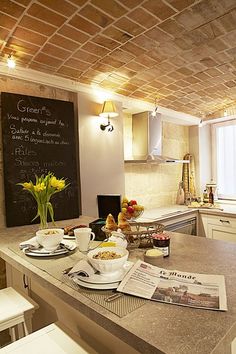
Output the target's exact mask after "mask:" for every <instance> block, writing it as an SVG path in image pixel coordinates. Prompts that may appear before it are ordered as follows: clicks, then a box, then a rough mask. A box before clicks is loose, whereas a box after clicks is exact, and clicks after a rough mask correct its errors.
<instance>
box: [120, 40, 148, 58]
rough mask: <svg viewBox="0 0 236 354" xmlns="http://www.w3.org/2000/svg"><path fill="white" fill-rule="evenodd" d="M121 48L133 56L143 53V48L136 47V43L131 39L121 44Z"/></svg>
mask: <svg viewBox="0 0 236 354" xmlns="http://www.w3.org/2000/svg"><path fill="white" fill-rule="evenodd" d="M121 49H123V50H124V51H127V52H129V53H131V54H133V55H134V56H135V57H137V56H139V55H142V54H143V53H145V49H143V48H140V47H138V46H137V45H135V44H133V43H132V42H131V41H130V42H128V43H126V44H124V45H122V47H121Z"/></svg>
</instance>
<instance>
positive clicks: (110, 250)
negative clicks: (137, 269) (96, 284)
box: [87, 247, 129, 275]
mask: <svg viewBox="0 0 236 354" xmlns="http://www.w3.org/2000/svg"><path fill="white" fill-rule="evenodd" d="M128 256H129V252H128V251H127V249H125V248H123V247H100V248H96V249H94V250H92V251H89V252H88V254H87V257H88V261H89V262H90V263H91V265H92V266H93V267H94V268H95V269H96V270H98V271H99V272H100V273H101V274H106V275H107V274H109V273H110V274H113V273H116V272H118V271H119V270H120V269H121V268H122V267H123V266H124V264H125V262H126V261H127V259H128Z"/></svg>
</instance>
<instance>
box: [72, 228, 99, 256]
mask: <svg viewBox="0 0 236 354" xmlns="http://www.w3.org/2000/svg"><path fill="white" fill-rule="evenodd" d="M74 235H75V240H76V243H77V245H78V247H79V250H80V251H81V252H87V251H88V250H89V243H90V241H93V240H94V239H95V234H94V233H93V232H92V229H90V228H89V227H80V228H78V229H75V230H74Z"/></svg>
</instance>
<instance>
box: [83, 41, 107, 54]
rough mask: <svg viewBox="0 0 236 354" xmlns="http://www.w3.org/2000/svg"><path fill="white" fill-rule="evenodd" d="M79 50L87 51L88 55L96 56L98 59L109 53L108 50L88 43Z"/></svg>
mask: <svg viewBox="0 0 236 354" xmlns="http://www.w3.org/2000/svg"><path fill="white" fill-rule="evenodd" d="M81 49H83V50H85V51H88V52H89V53H92V54H95V55H98V56H99V57H103V56H105V55H106V54H108V53H109V50H108V49H106V48H103V47H101V46H100V45H97V44H95V43H92V42H88V43H86V44H84V45H83V46H82V48H81Z"/></svg>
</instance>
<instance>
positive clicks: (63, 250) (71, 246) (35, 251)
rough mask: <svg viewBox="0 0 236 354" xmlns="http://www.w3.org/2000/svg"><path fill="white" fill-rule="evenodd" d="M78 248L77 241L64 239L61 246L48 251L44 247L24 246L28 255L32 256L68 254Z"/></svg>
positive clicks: (24, 250)
mask: <svg viewBox="0 0 236 354" xmlns="http://www.w3.org/2000/svg"><path fill="white" fill-rule="evenodd" d="M75 249H76V244H75V242H72V241H62V242H61V243H60V246H59V247H58V248H57V249H56V250H55V251H48V250H45V249H44V248H43V247H40V248H31V247H30V246H29V247H25V248H23V249H22V250H23V252H24V253H25V254H26V255H27V256H32V257H55V256H61V255H64V254H67V253H69V252H71V251H74V250H75Z"/></svg>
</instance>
